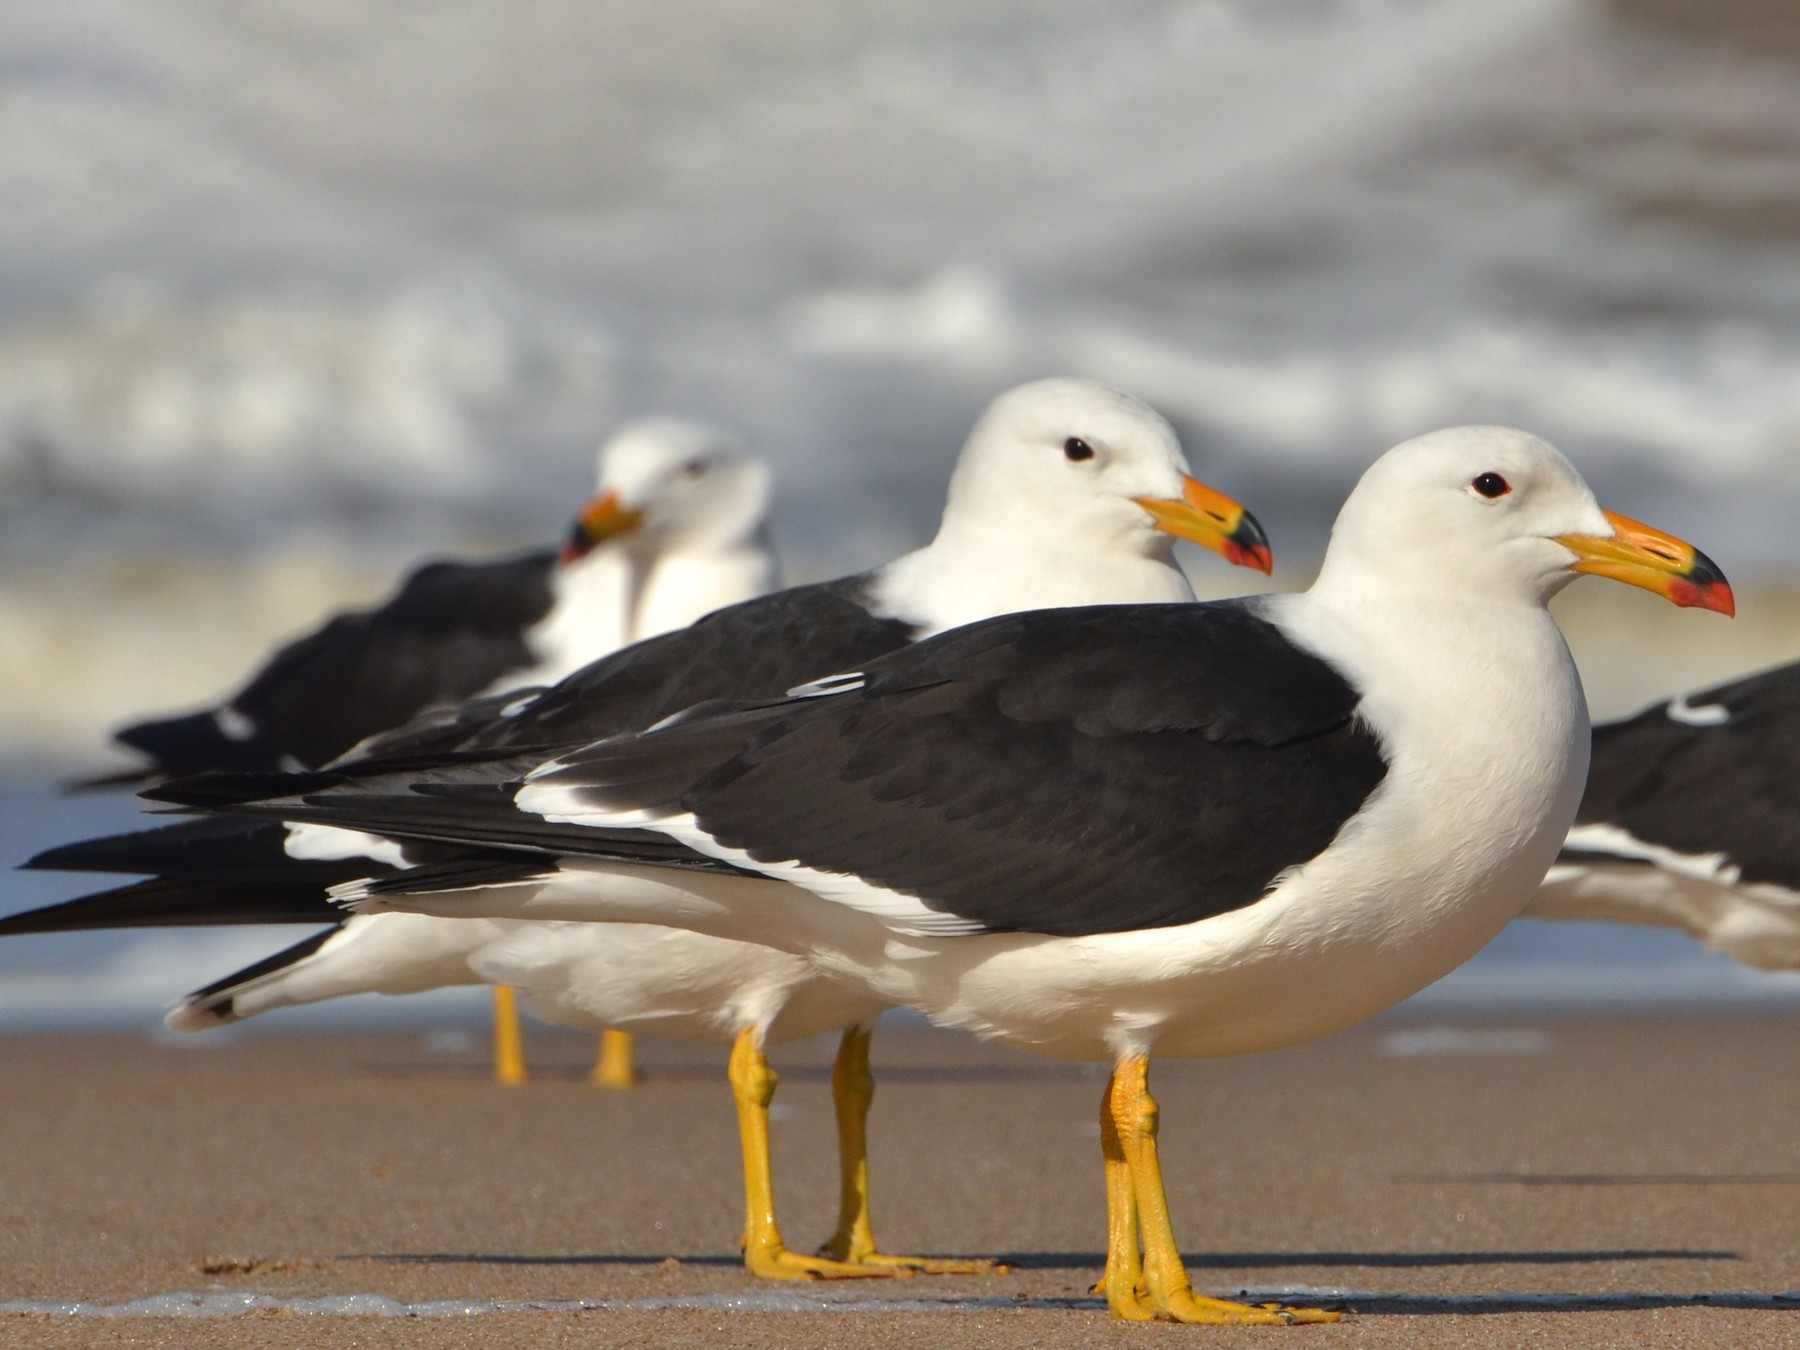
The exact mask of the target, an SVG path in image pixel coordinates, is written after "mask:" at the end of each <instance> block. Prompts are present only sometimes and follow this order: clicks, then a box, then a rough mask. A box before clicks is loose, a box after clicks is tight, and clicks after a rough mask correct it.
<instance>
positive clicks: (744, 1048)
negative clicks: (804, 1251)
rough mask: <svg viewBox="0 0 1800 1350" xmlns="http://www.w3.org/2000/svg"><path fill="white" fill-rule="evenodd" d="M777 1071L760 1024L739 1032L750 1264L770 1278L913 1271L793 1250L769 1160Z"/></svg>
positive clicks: (734, 1076)
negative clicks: (784, 1236) (780, 1219)
mask: <svg viewBox="0 0 1800 1350" xmlns="http://www.w3.org/2000/svg"><path fill="white" fill-rule="evenodd" d="M776 1082H777V1079H776V1076H775V1070H773V1069H771V1068H770V1067H769V1061H768V1059H767V1058H766V1057H765V1056H764V1054H763V1051H762V1037H761V1034H760V1033H759V1032H758V1031H757V1030H756V1029H755V1028H754V1027H747V1028H745V1029H744V1030H743V1031H741V1032H739V1033H738V1038H737V1044H736V1045H734V1046H733V1047H732V1049H731V1090H732V1093H733V1095H734V1096H735V1097H736V1098H737V1111H738V1134H739V1136H740V1138H741V1139H742V1141H743V1145H744V1208H745V1211H746V1217H745V1221H744V1265H745V1266H747V1267H748V1268H749V1270H750V1273H751V1274H752V1275H759V1276H761V1277H762V1278H763V1279H765V1280H808V1279H854V1278H857V1277H859V1276H876V1275H910V1274H912V1272H911V1271H910V1270H904V1269H900V1268H897V1267H892V1266H877V1265H865V1264H860V1263H856V1262H850V1261H837V1260H833V1259H831V1258H829V1257H824V1256H802V1255H800V1254H799V1253H798V1252H792V1251H789V1250H788V1248H787V1244H786V1243H784V1242H783V1241H782V1240H781V1229H780V1228H778V1227H777V1226H776V1224H775V1181H774V1174H773V1169H772V1168H771V1166H770V1162H769V1103H770V1102H771V1101H772V1100H774V1097H775V1084H776Z"/></svg>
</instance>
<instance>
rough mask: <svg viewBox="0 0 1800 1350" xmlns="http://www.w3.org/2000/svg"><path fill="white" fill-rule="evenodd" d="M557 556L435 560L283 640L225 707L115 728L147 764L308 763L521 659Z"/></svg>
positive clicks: (193, 769)
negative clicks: (374, 599) (226, 724)
mask: <svg viewBox="0 0 1800 1350" xmlns="http://www.w3.org/2000/svg"><path fill="white" fill-rule="evenodd" d="M555 565H556V555H555V554H554V553H550V552H541V551H540V552H533V553H528V554H523V555H520V556H518V557H514V558H506V559H500V560H496V561H493V562H480V563H463V562H436V563H430V564H428V565H427V566H425V567H422V568H420V569H419V570H418V571H416V572H414V573H413V574H412V575H411V576H409V577H408V578H407V579H406V581H405V583H404V584H403V585H402V586H401V588H400V591H399V593H398V594H397V595H395V596H394V598H393V599H391V600H389V601H388V602H387V603H386V604H384V605H382V606H381V607H380V608H378V609H372V610H366V611H362V612H360V613H354V614H342V615H339V616H338V617H337V618H335V619H332V620H331V621H330V622H329V623H327V624H326V625H325V626H324V627H322V628H320V629H318V630H317V631H316V632H313V633H309V634H308V635H307V636H305V637H302V638H298V639H296V640H295V641H293V642H290V643H288V644H287V645H286V646H284V647H282V648H281V649H280V650H279V651H277V652H276V653H275V655H274V656H273V657H272V658H270V660H269V662H268V664H267V665H265V666H264V667H263V668H262V670H261V671H259V672H258V673H257V675H256V676H255V678H253V679H252V680H251V681H250V683H249V684H247V685H246V686H245V687H244V688H243V690H242V691H241V692H239V693H238V694H236V695H234V696H233V697H232V698H231V699H230V700H229V701H228V702H227V703H226V705H225V706H226V708H227V709H228V710H229V711H228V712H226V714H225V717H226V719H227V720H228V721H230V722H233V723H237V724H239V725H240V726H241V727H242V728H243V732H244V734H243V735H241V736H237V737H234V736H232V735H229V734H227V732H226V730H225V729H224V728H223V727H222V726H221V725H220V720H219V718H218V717H216V716H215V715H214V714H213V713H212V712H210V711H208V712H201V713H194V714H192V715H189V716H186V717H175V718H164V719H160V720H157V721H150V722H140V723H138V724H137V725H135V726H130V727H126V728H125V729H124V730H123V731H120V732H118V733H117V735H116V737H115V739H117V740H118V741H119V742H121V743H122V744H124V745H127V746H130V747H131V748H133V749H135V750H138V751H141V752H142V753H143V754H145V755H146V756H148V757H149V759H150V761H151V763H150V766H149V768H148V769H147V770H146V773H147V774H158V775H164V776H181V775H187V774H197V773H206V772H210V771H214V770H224V771H234V772H248V771H256V770H265V769H275V768H278V767H282V766H284V765H286V764H288V763H289V762H298V763H299V764H302V765H305V766H307V767H309V768H310V767H316V766H318V765H320V764H324V763H326V762H327V761H328V760H330V759H332V758H334V757H335V756H337V755H340V754H342V753H343V752H344V751H346V750H348V749H349V748H350V747H351V746H353V745H355V744H356V743H357V742H358V741H360V740H362V739H363V738H364V737H365V736H368V735H371V734H372V733H374V732H377V731H382V730H385V729H386V728H388V727H392V726H396V725H398V724H400V723H402V722H404V721H406V720H407V719H408V718H409V717H411V716H413V715H414V714H415V713H417V712H419V711H420V710H421V709H423V708H426V707H429V706H431V705H433V704H437V703H445V702H452V701H455V700H458V699H463V698H467V697H469V696H470V695H472V694H476V693H479V692H480V691H481V690H483V689H485V688H487V687H488V686H489V685H490V684H492V683H493V682H494V681H495V680H498V679H501V678H502V677H504V676H507V675H510V674H514V673H516V672H519V671H523V670H525V669H528V668H529V667H530V666H531V665H532V664H533V662H534V660H535V659H536V658H535V657H534V655H533V653H532V651H531V649H530V647H529V646H528V645H527V644H526V641H525V634H526V632H527V630H529V629H530V627H531V626H532V625H533V624H535V623H536V622H538V620H540V619H542V618H543V617H544V616H545V615H546V614H548V613H549V612H550V608H551V605H552V603H553V601H554V598H555V597H554V592H553V588H552V576H553V573H554V569H555Z"/></svg>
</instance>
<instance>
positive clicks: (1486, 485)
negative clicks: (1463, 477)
mask: <svg viewBox="0 0 1800 1350" xmlns="http://www.w3.org/2000/svg"><path fill="white" fill-rule="evenodd" d="M1469 486H1470V487H1472V488H1474V489H1475V490H1476V491H1477V492H1479V493H1480V494H1481V495H1482V496H1484V497H1488V498H1494V497H1504V496H1505V495H1506V494H1507V493H1509V492H1511V491H1512V484H1511V483H1509V482H1507V481H1506V480H1505V479H1504V478H1502V477H1501V476H1500V475H1499V474H1497V473H1484V474H1482V475H1480V476H1479V477H1477V478H1476V480H1475V481H1474V482H1473V483H1470V484H1469Z"/></svg>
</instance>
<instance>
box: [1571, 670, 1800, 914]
mask: <svg viewBox="0 0 1800 1350" xmlns="http://www.w3.org/2000/svg"><path fill="white" fill-rule="evenodd" d="M1682 703H1683V705H1684V706H1685V707H1687V708H1689V709H1710V708H1719V709H1722V710H1723V711H1724V715H1725V720H1724V721H1722V722H1719V723H1717V724H1716V725H1694V724H1693V723H1692V722H1691V721H1678V720H1677V719H1676V718H1674V717H1671V716H1670V715H1669V705H1667V704H1659V705H1657V706H1656V707H1654V708H1649V709H1647V710H1645V711H1644V712H1641V713H1639V714H1638V715H1637V716H1636V717H1631V718H1627V719H1625V720H1624V721H1621V722H1613V723H1609V724H1608V725H1606V726H1602V727H1597V728H1596V729H1595V731H1594V758H1593V767H1592V769H1591V770H1590V771H1589V774H1588V787H1587V795H1586V796H1585V797H1584V798H1583V800H1582V803H1581V813H1580V815H1579V817H1578V818H1577V823H1578V824H1580V825H1602V824H1603V825H1614V826H1617V827H1618V828H1620V829H1622V830H1624V831H1626V832H1627V833H1628V834H1630V835H1631V836H1632V837H1633V838H1635V839H1638V840H1640V841H1642V842H1644V843H1649V844H1657V845H1660V846H1662V847H1664V848H1668V849H1673V850H1674V851H1675V852H1677V853H1687V854H1709V853H1723V854H1725V855H1726V856H1727V857H1728V858H1729V859H1730V860H1731V861H1732V862H1734V863H1736V864H1737V865H1738V867H1739V868H1741V869H1742V879H1743V880H1745V881H1751V882H1759V881H1767V882H1774V883H1776V884H1777V885H1782V886H1788V887H1792V888H1795V889H1800V663H1796V664H1794V665H1788V666H1781V667H1779V668H1777V669H1775V670H1769V671H1764V672H1763V673H1761V674H1759V675H1753V676H1751V677H1749V678H1748V679H1744V680H1738V681H1736V682H1734V683H1731V684H1727V685H1722V686H1720V687H1719V688H1716V689H1709V690H1707V691H1705V692H1703V693H1698V694H1690V695H1688V696H1687V698H1686V699H1685V700H1682Z"/></svg>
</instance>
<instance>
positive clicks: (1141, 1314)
mask: <svg viewBox="0 0 1800 1350" xmlns="http://www.w3.org/2000/svg"><path fill="white" fill-rule="evenodd" d="M1118 1083H1119V1079H1118V1075H1117V1074H1114V1075H1113V1076H1112V1077H1111V1078H1109V1079H1107V1080H1106V1091H1105V1093H1104V1094H1102V1096H1101V1098H1100V1151H1101V1153H1102V1154H1103V1155H1104V1156H1105V1158H1106V1273H1105V1274H1103V1275H1102V1276H1101V1277H1100V1282H1099V1283H1098V1284H1096V1285H1095V1286H1094V1287H1093V1289H1092V1290H1091V1291H1090V1292H1092V1293H1095V1294H1105V1295H1106V1306H1107V1307H1108V1308H1110V1309H1111V1310H1112V1315H1113V1316H1114V1317H1117V1318H1121V1319H1123V1320H1125V1321H1128V1322H1148V1321H1149V1320H1150V1319H1151V1318H1152V1317H1153V1316H1155V1312H1154V1310H1153V1309H1152V1308H1151V1307H1150V1305H1149V1304H1148V1303H1147V1302H1145V1296H1146V1295H1147V1294H1148V1293H1149V1290H1148V1289H1147V1288H1145V1285H1144V1257H1143V1248H1142V1245H1141V1244H1140V1242H1139V1240H1138V1208H1137V1192H1136V1191H1135V1190H1134V1189H1133V1188H1132V1184H1131V1168H1130V1167H1129V1165H1127V1163H1126V1161H1125V1151H1124V1148H1123V1147H1122V1146H1121V1145H1120V1143H1119V1126H1118V1122H1117V1121H1116V1120H1115V1119H1114V1117H1113V1094H1114V1093H1115V1092H1116V1091H1118Z"/></svg>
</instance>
